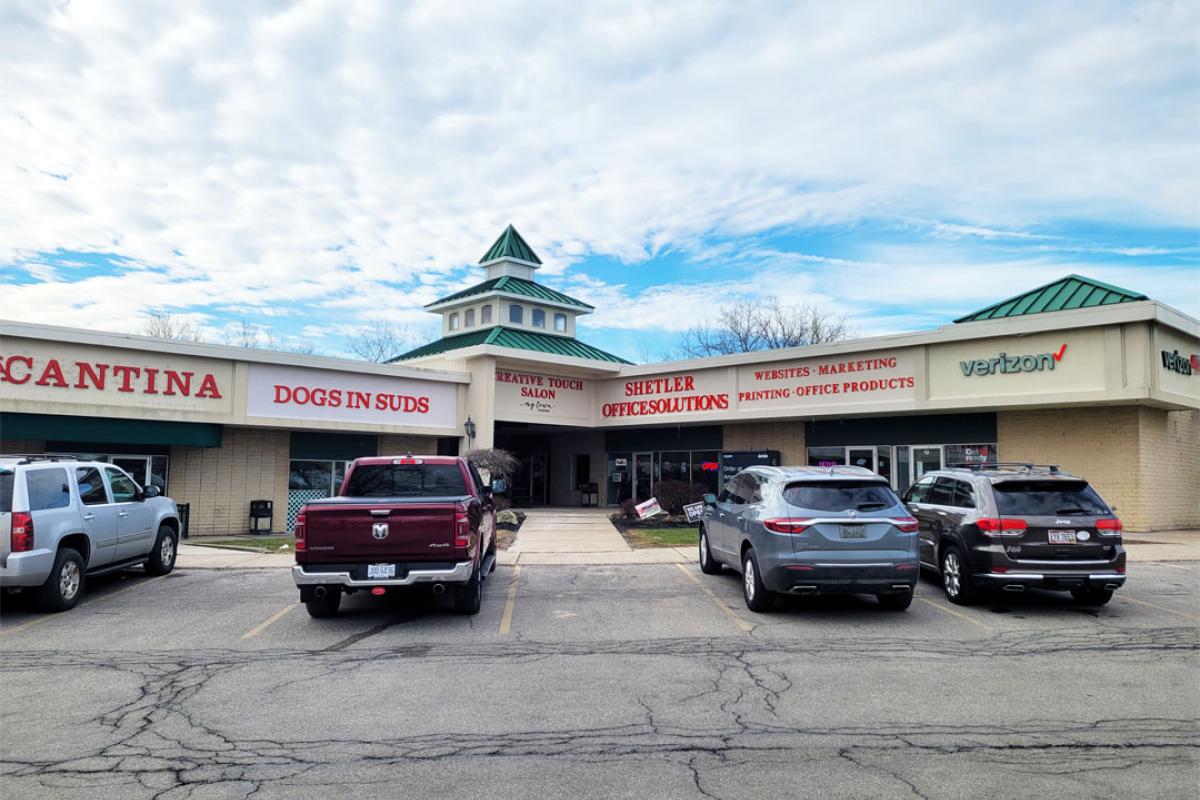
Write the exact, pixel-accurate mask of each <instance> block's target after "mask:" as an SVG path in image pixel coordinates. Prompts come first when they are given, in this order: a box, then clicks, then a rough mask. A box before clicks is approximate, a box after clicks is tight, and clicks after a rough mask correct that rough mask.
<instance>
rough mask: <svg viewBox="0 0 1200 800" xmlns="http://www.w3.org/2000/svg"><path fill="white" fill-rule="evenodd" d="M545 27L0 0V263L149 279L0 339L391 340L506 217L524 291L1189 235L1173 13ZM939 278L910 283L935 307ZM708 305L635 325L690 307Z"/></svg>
mask: <svg viewBox="0 0 1200 800" xmlns="http://www.w3.org/2000/svg"><path fill="white" fill-rule="evenodd" d="M561 12H562V10H561V6H559V5H556V4H551V3H536V2H529V3H524V4H519V5H518V6H516V7H510V6H504V5H501V4H494V3H486V2H478V3H474V4H464V3H453V4H447V3H439V2H418V3H415V4H395V3H391V2H386V0H371V1H370V2H365V1H364V2H356V3H354V4H352V5H347V4H344V3H336V2H333V0H305V1H304V2H297V3H293V4H290V5H281V4H279V3H268V2H262V3H236V4H232V5H223V6H193V5H190V4H187V5H180V4H160V3H149V2H146V3H137V2H115V0H114V1H113V2H100V1H99V0H97V2H72V3H69V4H63V3H53V4H52V3H41V2H10V3H8V4H7V5H6V10H5V20H4V26H5V48H4V49H3V54H2V55H0V59H2V61H0V85H2V86H3V87H4V89H3V91H4V93H5V102H4V103H3V109H4V110H3V111H0V145H2V147H0V151H2V152H3V153H4V154H5V155H4V157H3V158H4V163H3V164H2V165H0V169H3V170H4V174H3V177H2V178H0V185H2V186H3V187H4V189H3V192H4V206H5V213H4V214H3V215H0V263H5V262H17V261H20V260H22V259H23V258H26V257H28V255H29V254H32V253H34V252H37V251H55V250H59V249H63V250H78V251H100V252H112V253H118V254H120V255H123V256H126V257H128V258H130V259H134V260H135V262H136V263H137V264H142V265H154V266H155V267H157V268H161V271H154V272H146V271H137V272H125V273H122V274H119V275H116V276H113V277H105V278H96V277H88V278H84V279H82V280H78V281H76V280H72V279H71V277H70V276H69V275H67V274H64V271H63V270H59V271H58V273H57V274H58V279H57V280H56V279H55V276H54V275H53V274H51V273H49V272H42V273H40V274H39V277H40V278H42V279H43V280H44V282H43V283H40V284H35V285H32V286H20V287H15V288H14V287H8V288H6V298H9V299H10V301H11V302H10V303H6V306H7V307H8V308H9V309H10V311H6V313H12V312H11V309H14V308H16V309H42V308H46V307H52V308H54V309H55V310H56V312H59V313H61V318H62V321H64V322H68V323H71V324H81V325H92V326H100V327H109V326H113V325H126V324H127V322H128V319H129V318H130V312H131V305H132V306H133V307H134V308H133V310H134V311H135V312H136V311H137V310H138V309H141V308H147V307H152V306H153V305H156V304H161V305H163V306H171V307H188V306H192V305H202V304H207V305H213V304H215V305H232V306H255V305H257V306H261V305H262V304H267V303H275V304H287V303H297V302H312V303H317V304H323V307H325V308H328V309H331V310H335V311H336V310H338V309H341V310H344V311H347V312H350V311H353V312H354V313H368V314H369V315H374V316H379V317H381V318H388V319H392V320H393V321H398V322H408V321H413V320H415V319H416V318H417V316H418V314H419V311H418V309H419V305H420V304H421V303H423V302H428V301H429V300H431V299H434V298H435V297H436V296H437V294H438V293H440V291H441V290H442V289H444V288H446V286H447V285H448V284H449V283H452V281H450V278H449V275H450V274H451V273H453V272H454V271H455V270H457V269H458V268H459V267H461V265H463V264H467V263H473V262H474V261H475V260H477V259H478V257H479V256H480V255H481V252H482V250H483V248H484V247H486V244H487V243H488V241H489V240H490V237H491V236H494V235H495V234H496V233H497V232H498V231H499V230H500V229H501V228H502V227H503V225H504V224H506V223H508V222H510V221H512V222H514V223H515V224H516V225H517V226H518V227H519V228H520V229H521V231H522V233H523V234H524V235H525V236H526V237H527V238H528V239H529V240H530V241H531V242H533V243H534V245H535V247H536V248H537V249H538V251H539V253H540V254H541V255H542V257H543V259H544V260H545V261H546V268H545V269H544V270H543V274H544V275H549V276H554V275H560V274H563V273H564V272H567V274H568V275H569V270H568V267H569V265H570V264H571V263H572V262H573V261H574V260H576V259H578V258H580V257H581V256H584V255H588V254H602V255H611V256H615V257H618V258H620V259H622V260H625V261H629V262H638V261H641V260H643V259H645V258H646V257H647V256H648V255H651V254H654V253H658V252H662V251H664V250H666V249H672V248H674V249H683V250H688V249H691V248H699V247H701V246H702V245H701V238H702V237H703V236H705V235H707V234H714V233H715V234H716V235H718V236H734V237H741V236H753V235H755V234H757V233H760V232H762V231H767V230H771V229H774V228H777V227H779V226H791V227H803V226H807V225H822V224H829V223H844V222H855V221H857V220H860V219H862V218H867V217H877V218H921V219H938V220H946V219H953V220H957V222H955V223H953V224H949V223H945V224H944V227H943V228H942V229H940V230H941V232H942V233H943V234H945V235H947V236H951V237H965V238H979V237H982V238H985V239H988V238H993V239H994V238H1023V237H1027V236H1030V235H1033V234H1025V233H1022V231H1024V230H1026V229H1027V228H1028V227H1030V226H1033V225H1036V224H1037V223H1038V222H1039V221H1040V220H1042V219H1044V218H1046V217H1048V216H1049V217H1054V216H1070V217H1073V218H1083V219H1088V218H1091V219H1104V220H1111V219H1120V220H1122V221H1139V220H1140V221H1143V222H1153V223H1156V224H1167V225H1170V224H1194V222H1195V220H1196V219H1197V218H1198V217H1200V197H1198V192H1197V190H1196V175H1197V174H1198V172H1200V148H1198V147H1197V143H1196V142H1197V136H1198V134H1200V122H1198V120H1197V114H1196V113H1195V109H1196V107H1197V104H1196V83H1197V76H1196V70H1195V60H1196V55H1197V54H1196V44H1195V31H1196V29H1197V24H1198V22H1200V13H1198V10H1197V6H1196V4H1195V3H1192V2H1174V3H1173V2H1165V3H1160V4H1154V5H1146V4H1137V5H1132V6H1122V5H1113V4H1107V3H1105V4H1099V3H1097V4H1082V5H1081V4H1073V3H1044V4H1036V5H1031V6H1027V7H1025V8H1023V9H1022V10H1021V11H1020V12H1014V11H1013V10H1011V9H1009V8H1008V7H1001V6H995V5H991V4H967V3H958V2H949V1H948V0H947V1H946V2H941V3H934V4H925V5H923V6H921V7H920V8H919V9H918V8H916V7H914V6H911V5H905V4H895V3H883V2H879V3H858V4H840V3H839V4H832V3H830V4H792V3H778V4H773V5H767V6H756V7H754V8H749V7H747V6H745V5H744V4H738V3H708V4H703V5H702V4H697V3H690V2H672V3H655V4H629V5H627V6H625V7H619V6H613V5H612V4H609V3H600V2H596V3H581V4H576V5H573V6H572V12H571V13H569V14H568V13H561ZM814 258H820V257H814ZM855 269H856V270H857V271H856V272H855V273H854V274H855V275H858V276H861V278H862V279H863V280H867V281H870V280H876V281H877V282H876V283H875V284H871V283H863V284H858V285H848V286H847V287H846V291H845V292H843V291H834V289H835V288H836V287H833V286H830V285H829V281H827V280H815V279H814V280H813V282H812V283H810V284H806V285H804V286H803V288H804V289H805V290H807V291H818V292H821V293H823V294H826V295H828V296H831V297H834V296H836V297H842V298H845V299H847V300H855V299H857V294H856V292H857V291H859V290H865V289H869V288H871V287H872V286H878V285H880V284H879V283H878V280H880V279H881V276H883V275H885V274H890V272H889V271H890V270H893V269H894V268H893V267H891V266H889V267H886V268H885V267H879V268H876V269H875V270H874V271H872V269H871V268H870V267H855ZM954 270H955V267H954V266H953V265H946V266H944V267H941V268H938V271H937V272H936V275H935V273H934V272H920V271H917V270H915V269H914V270H913V271H912V272H911V273H910V276H911V277H912V278H913V279H914V280H917V281H918V282H919V283H921V284H923V285H924V286H925V287H926V289H927V291H931V292H934V293H943V292H948V291H950V290H951V287H952V286H953V283H954V282H953V278H954V277H955V271H954ZM1025 274H1029V275H1032V274H1040V272H1039V269H1038V268H1037V267H1036V265H1031V266H1030V267H1029V268H1028V269H1018V270H1016V271H1015V272H1014V275H1019V276H1022V277H1023V276H1024V275H1025ZM572 277H573V276H572ZM942 279H945V280H942ZM408 281H413V282H416V283H418V284H419V286H418V288H416V289H414V290H412V291H409V290H399V289H396V288H395V284H404V283H405V282H408ZM947 282H949V284H950V285H949V286H948V285H947ZM797 283H798V284H799V283H802V282H801V281H797ZM1001 283H1003V284H1005V285H1007V283H1014V284H1015V283H1016V278H1015V277H1014V278H1013V279H1012V280H1011V281H1008V280H1007V279H1006V280H1002V281H1001ZM788 285H789V286H791V283H789V284H788ZM885 285H886V286H889V287H891V286H896V288H897V291H904V290H905V288H906V286H905V285H898V284H897V283H896V282H895V281H891V282H888V283H886V284H885ZM597 291H600V289H597ZM712 291H724V287H722V286H721V285H716V286H712V285H709V286H708V287H706V288H702V289H694V288H689V287H686V286H681V287H657V288H654V289H649V290H646V291H644V292H642V293H641V297H643V298H646V299H649V300H656V301H658V302H663V303H671V304H675V303H679V304H683V305H681V306H680V308H681V309H684V310H688V311H692V310H697V309H701V308H703V307H704V306H705V304H706V303H710V302H711V301H712V294H711V292H712ZM914 294H915V293H914ZM989 296H994V293H990V294H989ZM607 299H609V298H608V297H607V296H604V297H601V296H598V295H594V296H593V300H595V301H596V302H597V305H598V306H600V305H601V301H602V300H605V301H606V300H607ZM612 299H614V300H615V299H616V298H615V297H614V298H612ZM671 307H672V308H675V307H676V306H674V305H672V306H671ZM30 313H40V312H37V311H34V312H30ZM604 313H605V314H606V315H608V316H604V317H601V315H600V314H598V315H597V317H598V318H600V319H601V320H605V321H607V320H610V319H613V316H612V314H613V313H614V312H611V311H608V310H605V312H604Z"/></svg>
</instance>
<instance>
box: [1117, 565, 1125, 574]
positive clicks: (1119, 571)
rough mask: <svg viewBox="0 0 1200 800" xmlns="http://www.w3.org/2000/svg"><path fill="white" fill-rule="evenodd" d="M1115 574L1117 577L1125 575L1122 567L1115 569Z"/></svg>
mask: <svg viewBox="0 0 1200 800" xmlns="http://www.w3.org/2000/svg"><path fill="white" fill-rule="evenodd" d="M1117 574H1118V575H1124V574H1125V567H1123V566H1121V567H1117Z"/></svg>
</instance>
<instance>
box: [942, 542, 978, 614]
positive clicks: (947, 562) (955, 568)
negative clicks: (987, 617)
mask: <svg viewBox="0 0 1200 800" xmlns="http://www.w3.org/2000/svg"><path fill="white" fill-rule="evenodd" d="M942 589H943V590H945V592H946V597H947V598H948V599H949V600H950V602H951V603H957V604H958V605H960V606H969V605H971V604H972V603H974V602H975V600H976V599H978V592H976V591H975V587H974V586H973V585H972V584H971V575H970V574H969V571H968V569H967V560H966V558H965V557H964V556H963V552H962V548H960V547H958V546H957V545H951V546H950V547H947V548H946V550H945V552H943V553H942Z"/></svg>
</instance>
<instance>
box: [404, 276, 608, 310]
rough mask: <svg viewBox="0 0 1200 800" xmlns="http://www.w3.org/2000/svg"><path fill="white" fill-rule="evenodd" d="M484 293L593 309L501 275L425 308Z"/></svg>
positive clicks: (517, 279) (551, 291)
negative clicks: (514, 295) (505, 293)
mask: <svg viewBox="0 0 1200 800" xmlns="http://www.w3.org/2000/svg"><path fill="white" fill-rule="evenodd" d="M485 292H508V293H509V294H519V295H522V296H523V297H529V298H532V299H534V300H545V301H547V302H552V303H564V304H566V305H569V306H575V307H576V308H583V309H587V310H588V311H591V310H592V308H593V307H592V306H589V305H588V304H587V303H582V302H580V301H579V300H576V299H575V298H574V297H568V296H567V295H565V294H563V293H562V292H556V291H554V290H553V289H551V288H550V287H549V286H543V285H542V284H540V283H534V282H533V281H527V280H525V279H524V278H515V277H513V276H512V275H501V276H500V277H499V278H492V279H490V280H486V281H484V282H483V283H477V284H475V285H474V286H471V287H469V288H467V289H463V290H462V291H461V292H456V293H454V294H452V295H449V296H447V297H443V298H441V299H440V300H434V301H433V302H432V303H430V304H429V305H427V306H425V307H426V308H430V307H432V306H436V305H440V304H442V303H448V302H450V301H451V300H462V299H463V298H466V297H474V296H475V295H479V294H484V293H485Z"/></svg>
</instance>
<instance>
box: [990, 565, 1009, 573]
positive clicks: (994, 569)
mask: <svg viewBox="0 0 1200 800" xmlns="http://www.w3.org/2000/svg"><path fill="white" fill-rule="evenodd" d="M992 572H994V573H996V574H997V575H1003V574H1004V573H1006V572H1008V567H992Z"/></svg>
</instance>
